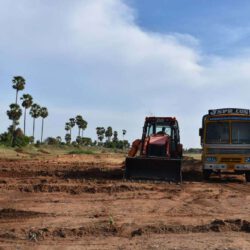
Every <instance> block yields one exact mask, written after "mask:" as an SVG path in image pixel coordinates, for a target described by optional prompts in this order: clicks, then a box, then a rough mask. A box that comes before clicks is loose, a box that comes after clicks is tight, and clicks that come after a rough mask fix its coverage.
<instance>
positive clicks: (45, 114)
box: [40, 107, 49, 143]
mask: <svg viewBox="0 0 250 250" xmlns="http://www.w3.org/2000/svg"><path fill="white" fill-rule="evenodd" d="M48 115H49V112H48V109H47V108H46V107H42V108H41V109H40V116H41V117H42V130H41V143H42V142H43V125H44V119H45V118H46V117H48Z"/></svg>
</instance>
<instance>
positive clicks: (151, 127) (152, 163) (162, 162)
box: [125, 117, 182, 183]
mask: <svg viewBox="0 0 250 250" xmlns="http://www.w3.org/2000/svg"><path fill="white" fill-rule="evenodd" d="M181 161H182V144H180V133H179V126H178V122H177V120H176V118H175V117H146V119H145V123H144V126H143V132H142V139H141V140H139V139H137V140H135V141H134V142H133V144H132V148H131V149H130V151H129V153H128V157H127V158H126V162H125V178H126V179H153V180H165V181H170V182H172V181H173V182H177V183H179V182H181V181H182V174H181Z"/></svg>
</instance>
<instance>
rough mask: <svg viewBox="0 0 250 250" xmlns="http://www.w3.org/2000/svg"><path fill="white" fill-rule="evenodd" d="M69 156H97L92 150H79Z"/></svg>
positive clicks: (73, 151) (71, 152)
mask: <svg viewBox="0 0 250 250" xmlns="http://www.w3.org/2000/svg"><path fill="white" fill-rule="evenodd" d="M68 154H69V155H81V154H86V155H92V154H95V152H94V151H91V150H83V149H78V150H72V151H70V152H69V153H68Z"/></svg>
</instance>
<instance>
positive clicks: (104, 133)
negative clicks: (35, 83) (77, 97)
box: [0, 76, 129, 148]
mask: <svg viewBox="0 0 250 250" xmlns="http://www.w3.org/2000/svg"><path fill="white" fill-rule="evenodd" d="M25 86H26V80H25V79H24V78H23V77H22V76H14V77H13V79H12V88H13V89H14V90H15V102H13V103H11V104H10V105H9V109H8V110H7V111H6V114H7V116H8V118H9V119H10V120H11V121H12V124H11V125H10V126H9V127H8V129H7V132H4V133H2V134H0V143H1V144H5V145H7V146H13V147H14V146H26V145H27V144H29V143H35V129H36V120H37V119H38V118H41V119H42V120H41V134H40V140H37V141H36V144H40V143H46V144H57V145H58V144H60V145H61V144H67V145H88V146H101V147H108V148H127V147H129V142H128V141H127V140H124V136H125V135H126V133H127V131H126V130H125V129H123V130H122V137H123V139H122V140H120V139H119V138H118V132H117V131H116V130H115V131H113V128H112V127H111V126H109V127H107V128H106V129H105V128H104V127H97V128H96V134H97V140H95V141H92V139H91V138H89V137H84V136H83V135H84V131H85V130H86V128H87V126H88V122H87V121H86V120H85V119H84V118H83V116H82V115H79V114H78V115H76V116H75V117H71V118H69V120H68V121H67V122H66V123H65V127H64V129H65V131H66V134H65V137H64V139H65V143H64V142H63V141H62V138H61V137H60V136H57V137H48V138H46V139H45V140H44V139H43V137H44V136H43V135H44V121H45V119H46V118H47V117H48V115H49V112H48V109H47V107H43V106H40V105H39V104H37V103H35V102H34V100H33V97H32V96H31V95H30V94H28V93H25V94H23V95H22V96H21V97H20V98H19V92H21V91H23V90H24V89H25ZM19 102H20V104H19ZM28 111H29V115H30V116H31V117H32V119H33V120H32V135H27V132H26V123H27V122H26V120H27V112H28ZM22 116H23V129H21V128H20V127H18V126H19V125H20V119H21V117H22ZM74 128H77V130H78V132H77V136H76V138H75V140H73V138H72V130H73V129H74ZM105 138H106V141H105V140H104V139H105Z"/></svg>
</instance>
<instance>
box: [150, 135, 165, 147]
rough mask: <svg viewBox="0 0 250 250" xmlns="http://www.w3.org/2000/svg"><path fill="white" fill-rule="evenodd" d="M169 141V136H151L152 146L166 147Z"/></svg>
mask: <svg viewBox="0 0 250 250" xmlns="http://www.w3.org/2000/svg"><path fill="white" fill-rule="evenodd" d="M168 141H169V136H168V135H157V134H156V135H151V136H150V138H149V144H150V145H165V144H166V143H167V142H168Z"/></svg>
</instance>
